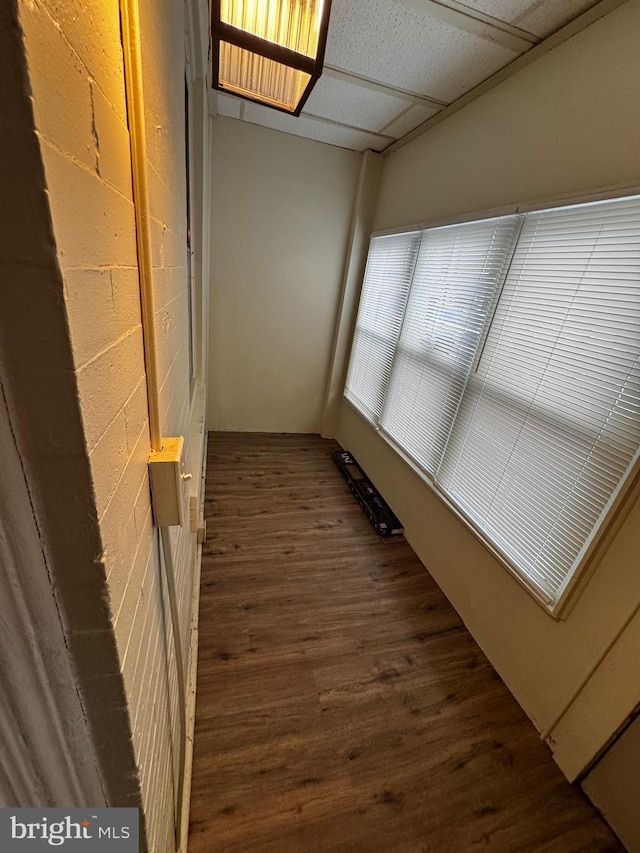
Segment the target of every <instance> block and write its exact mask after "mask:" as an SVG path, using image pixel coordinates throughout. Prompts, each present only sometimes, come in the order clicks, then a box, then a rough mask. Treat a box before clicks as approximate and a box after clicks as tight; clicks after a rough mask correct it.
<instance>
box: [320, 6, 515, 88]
mask: <svg viewBox="0 0 640 853" xmlns="http://www.w3.org/2000/svg"><path fill="white" fill-rule="evenodd" d="M512 60H513V51H511V50H509V49H508V48H506V47H503V46H501V45H498V44H495V43H493V42H489V41H487V40H486V39H481V38H480V37H478V36H476V35H474V34H472V33H469V32H465V31H462V30H459V29H456V28H455V27H453V26H451V25H450V24H446V23H444V22H442V21H440V20H438V19H436V18H433V17H431V16H429V15H428V14H427V13H426V12H422V11H418V10H416V9H413V8H409V7H407V6H404V5H402V4H401V3H399V2H397V0H375V2H374V0H334V2H333V4H332V6H331V19H330V22H329V35H328V39H327V51H326V54H325V62H326V64H327V65H334V66H337V67H339V68H343V69H346V70H347V71H353V72H355V73H356V74H360V75H362V76H364V77H370V78H373V79H374V80H379V81H380V82H382V83H386V84H387V85H391V86H396V87H398V88H401V89H405V90H408V91H412V92H417V93H420V94H423V95H428V96H430V97H433V98H437V99H438V100H443V101H447V102H450V101H454V100H455V99H456V98H458V97H460V96H461V95H463V94H464V93H465V92H467V91H468V90H469V89H472V88H473V87H474V86H475V85H477V84H478V83H480V82H482V81H483V80H484V79H486V78H487V77H489V76H490V75H491V74H493V73H494V72H495V71H498V70H499V69H500V68H502V67H503V66H505V65H507V64H508V63H509V62H511V61H512Z"/></svg>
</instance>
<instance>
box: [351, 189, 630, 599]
mask: <svg viewBox="0 0 640 853" xmlns="http://www.w3.org/2000/svg"><path fill="white" fill-rule="evenodd" d="M390 239H393V240H394V241H396V245H401V240H402V239H404V240H405V242H406V241H407V240H410V241H411V245H414V246H415V245H416V241H417V240H418V239H419V246H418V248H417V257H416V258H415V260H414V262H413V264H411V263H409V264H406V265H405V266H404V267H403V272H402V276H400V277H398V276H397V275H396V276H395V278H394V279H393V282H392V283H391V284H390V286H389V287H388V289H387V286H386V284H385V279H386V275H387V269H388V262H386V261H384V262H382V263H381V262H380V261H379V260H378V259H379V258H384V257H385V256H384V253H383V252H382V249H381V247H382V246H384V245H385V243H384V242H383V241H389V240H390ZM386 245H389V244H386ZM395 269H396V268H394V271H395ZM408 269H410V272H407V270H408ZM407 275H409V276H410V281H408V282H406V281H405V279H406V277H407ZM403 276H404V278H403ZM399 278H403V285H402V286H401V287H400V286H399V285H398V284H397V281H398V280H399ZM389 294H393V296H392V298H391V302H392V305H393V310H392V312H390V314H389V315H388V316H387V315H385V310H386V309H385V306H386V304H387V302H386V300H387V299H388V297H389ZM372 307H373V310H372ZM381 315H384V316H383V319H382V320H381V322H380V323H378V320H377V318H378V317H380V316H381ZM398 317H401V320H398ZM391 318H392V319H391ZM390 330H391V331H390ZM376 335H379V336H380V337H384V340H385V343H384V356H383V357H373V358H372V357H371V355H370V353H369V351H366V355H365V356H364V358H363V354H365V348H363V346H362V344H361V343H360V341H362V340H364V339H365V336H369V339H371V340H374V339H376V337H375V336H376ZM380 365H384V366H383V367H381V366H380ZM368 394H371V396H370V397H368V396H367V395H368ZM345 396H346V397H347V399H349V400H350V401H351V403H352V404H353V405H354V406H356V408H358V409H359V410H360V411H361V412H362V413H363V414H365V415H366V416H367V417H368V418H369V419H370V420H371V421H372V422H373V423H374V425H375V426H376V428H378V429H379V430H380V432H381V433H382V434H383V436H385V437H386V438H387V439H388V440H390V442H391V443H392V444H394V445H396V446H397V447H398V448H400V449H401V450H402V451H403V452H404V453H405V454H406V455H408V456H409V457H410V458H411V459H412V460H413V462H414V463H415V464H416V465H417V466H418V467H419V468H420V469H421V471H422V472H423V473H424V475H425V477H426V479H427V480H428V481H429V482H430V483H432V485H434V487H435V488H436V489H437V490H439V491H441V492H442V493H444V494H445V495H446V497H447V499H448V500H449V501H450V502H451V503H453V504H454V506H455V507H456V508H457V509H458V510H459V511H460V513H461V515H462V516H463V517H464V518H465V520H466V521H467V522H468V523H469V524H470V525H471V526H472V527H473V528H474V529H475V530H476V531H477V532H479V534H480V535H481V536H482V537H483V538H484V539H485V540H487V541H488V542H489V544H490V545H491V546H492V547H493V548H494V550H496V551H497V553H498V554H499V555H500V556H501V557H502V558H503V560H504V561H505V562H506V563H507V564H508V565H509V566H510V567H511V568H512V569H513V570H514V571H515V572H516V573H517V574H518V576H519V577H520V579H521V580H522V581H523V582H524V583H525V585H526V586H527V587H528V588H530V589H531V590H532V591H533V592H534V593H535V594H536V595H537V597H538V598H540V599H541V600H542V601H543V602H544V603H545V604H546V605H547V606H548V607H550V608H551V609H554V608H556V607H557V606H558V604H559V603H560V602H561V601H562V600H563V598H564V596H565V595H566V593H567V591H568V587H569V584H570V583H571V581H572V579H573V578H574V576H575V575H576V571H577V569H578V568H580V567H581V566H582V565H583V564H584V562H585V557H586V555H587V554H588V551H589V549H590V547H591V545H592V543H593V542H594V541H595V536H596V533H597V531H598V529H599V528H600V526H601V525H602V523H603V521H604V519H605V517H606V516H607V514H608V513H609V511H610V509H611V506H612V504H613V502H614V501H615V500H616V499H617V497H618V496H619V494H620V491H621V489H622V487H623V485H624V482H625V480H626V478H627V474H628V473H629V471H630V470H631V468H632V467H633V466H634V465H635V462H636V460H637V458H638V447H639V445H640V199H638V198H631V199H621V200H616V201H607V202H597V203H591V204H586V205H575V206H571V207H563V208H556V209H553V210H545V211H539V212H536V213H531V214H526V215H514V216H505V217H499V218H496V219H486V220H482V221H479V222H472V223H465V224H460V225H454V226H448V227H442V228H432V229H428V230H425V231H423V232H421V233H420V232H412V233H411V234H410V235H394V237H393V238H389V237H374V238H373V239H372V241H371V249H370V254H369V262H368V264H367V270H366V273H365V280H364V284H363V291H362V297H361V304H360V310H359V312H358V320H357V324H356V333H355V337H354V346H353V350H352V355H351V362H350V367H349V373H348V378H347V387H346V389H345ZM363 400H365V401H366V400H368V401H369V403H368V405H363V403H362V401H363ZM371 400H374V401H375V405H371Z"/></svg>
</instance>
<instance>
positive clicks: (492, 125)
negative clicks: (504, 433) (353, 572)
mask: <svg viewBox="0 0 640 853" xmlns="http://www.w3.org/2000/svg"><path fill="white" fill-rule="evenodd" d="M639 35H640V3H639V2H637V0H631V1H630V2H628V3H627V4H625V5H624V6H622V7H621V8H620V9H619V10H618V11H616V12H614V13H613V14H611V15H610V16H608V17H607V18H604V19H602V20H601V21H599V22H597V23H596V24H594V25H592V26H591V27H589V28H588V29H587V30H585V31H584V32H582V33H581V34H579V35H578V36H576V37H574V38H573V39H571V40H570V41H568V42H566V43H564V44H562V45H561V46H559V47H557V48H556V49H554V50H553V51H551V52H550V53H548V54H546V55H545V56H544V57H542V58H540V59H539V60H538V61H536V62H534V63H533V64H531V65H530V66H528V67H527V68H525V69H523V70H522V71H520V72H519V73H518V74H516V75H515V76H513V77H512V78H510V79H509V80H507V81H505V82H504V83H502V84H501V85H499V86H497V87H496V88H495V89H493V90H492V91H490V92H489V93H487V94H485V95H484V96H483V97H481V98H479V99H478V100H477V101H475V102H473V103H472V104H471V105H469V106H467V107H465V108H464V109H462V110H461V111H460V112H458V113H456V114H455V115H453V116H452V117H450V118H448V119H446V120H445V121H443V122H442V123H441V124H439V125H437V126H436V127H434V128H433V129H432V130H430V131H428V132H427V133H426V134H425V135H423V136H422V137H420V138H419V139H417V140H415V141H414V142H412V143H410V144H408V145H407V146H405V147H404V148H402V149H400V150H399V151H398V152H396V153H394V154H392V155H391V156H390V157H389V159H388V161H387V163H386V165H385V170H384V175H383V181H382V189H381V193H380V197H379V202H378V208H377V213H376V227H377V228H378V229H382V228H390V227H396V226H403V225H410V224H413V223H417V222H425V221H429V220H435V219H438V218H441V217H448V216H459V215H460V216H461V215H466V214H469V213H471V212H473V211H476V210H484V209H489V208H497V207H502V206H509V205H517V204H523V203H527V202H532V201H535V200H538V199H545V198H547V199H548V198H557V197H560V196H564V195H569V194H580V193H583V194H584V193H589V192H592V191H593V190H595V189H605V188H609V187H611V186H619V187H631V186H634V185H640V154H639V152H640V87H638V81H639V80H640V52H639V51H638V49H637V48H638V37H639ZM337 437H338V439H339V440H340V442H341V443H342V445H343V446H344V447H347V448H348V449H350V450H351V451H352V452H353V453H354V454H355V456H356V457H357V458H358V460H359V461H360V463H361V464H362V465H363V467H364V468H365V470H366V471H367V473H368V474H369V476H370V477H371V478H372V479H373V481H374V482H375V483H376V485H377V486H378V487H379V488H380V490H381V491H382V493H383V494H384V496H385V497H386V499H387V500H388V501H389V502H390V504H391V505H392V507H393V509H394V510H395V511H396V512H397V514H398V515H399V517H400V519H401V520H402V521H403V523H404V524H405V527H406V533H407V537H408V539H409V540H410V542H411V544H412V545H413V547H414V548H415V549H416V551H417V552H418V554H419V556H420V557H421V559H422V560H423V561H424V562H425V564H426V566H427V567H428V569H429V571H430V572H431V573H432V574H433V576H434V578H435V579H436V581H437V582H438V583H439V584H440V586H441V587H442V589H443V590H444V592H445V594H446V595H447V596H448V598H449V599H450V600H451V602H452V603H453V605H454V606H455V607H456V609H457V610H458V611H459V613H460V614H461V616H462V618H463V619H464V621H465V623H466V624H467V626H468V627H469V629H470V631H471V633H472V634H473V635H474V637H475V638H476V640H477V641H478V643H479V644H480V645H481V647H482V648H483V650H484V651H485V652H486V653H487V655H488V656H489V658H490V660H491V661H492V663H493V664H494V665H495V667H496V669H497V670H498V672H499V673H500V675H501V676H502V678H503V679H504V681H505V682H506V684H507V685H508V687H509V688H510V689H511V690H512V691H513V693H514V694H515V696H516V697H517V699H518V700H519V701H520V703H521V704H522V706H523V707H524V709H525V710H526V711H527V713H528V714H529V715H530V717H531V718H532V720H533V721H534V723H535V724H536V726H537V727H538V729H540V730H541V731H544V730H545V729H547V728H548V727H552V728H553V731H552V732H551V736H550V739H549V742H550V744H551V745H552V747H553V748H554V749H555V755H556V759H557V760H558V762H559V764H560V765H561V767H562V768H563V769H564V771H565V772H566V773H567V775H569V776H570V777H572V778H573V777H575V775H576V773H578V772H579V771H580V770H581V769H582V768H583V767H584V766H585V764H586V763H587V761H588V760H589V759H590V758H591V757H592V756H593V755H594V754H595V753H596V752H597V750H598V749H599V748H600V747H601V746H602V745H603V743H604V742H605V741H606V739H607V738H608V736H609V735H610V733H611V731H612V730H613V729H615V728H616V726H617V725H619V723H620V722H621V721H622V719H624V716H625V715H626V713H628V711H629V710H630V709H631V708H632V707H633V706H634V704H635V703H636V702H637V701H638V700H640V688H639V687H638V683H639V682H638V680H637V679H636V678H635V677H634V676H635V672H634V673H633V674H632V672H631V670H629V674H630V677H629V678H625V677H624V676H622V677H621V672H624V669H625V668H630V667H631V666H632V665H633V667H634V668H635V667H636V664H635V662H634V657H633V653H632V651H631V649H632V648H633V645H634V644H631V643H630V644H629V648H628V649H627V652H626V655H627V656H626V658H625V656H624V653H623V650H624V649H625V647H626V640H627V639H628V638H630V636H631V635H630V633H629V632H630V631H631V630H632V629H635V622H631V624H630V625H629V628H628V629H627V632H626V635H623V637H622V638H621V640H619V641H618V642H617V643H616V645H615V647H614V650H613V651H614V652H616V653H618V654H619V655H620V657H621V660H619V661H618V662H617V663H618V665H617V666H615V667H613V666H612V667H610V668H609V669H608V670H607V668H606V667H600V668H599V670H598V673H597V675H598V678H599V680H598V681H597V683H598V685H599V689H598V690H595V689H594V690H589V689H588V686H587V689H585V690H582V691H581V692H580V693H579V695H577V693H578V691H579V690H580V687H581V685H582V683H583V682H584V680H585V679H588V678H589V676H590V674H591V670H592V668H593V667H594V666H596V665H597V664H598V661H599V659H600V657H601V656H602V655H603V654H604V652H605V651H606V649H607V647H608V645H609V644H610V643H611V642H612V641H614V640H615V638H616V636H617V633H618V631H619V630H620V629H621V628H622V627H623V626H624V625H625V623H626V620H627V619H628V618H630V617H631V616H632V614H633V612H634V608H636V607H637V606H638V604H639V603H640V590H639V588H638V582H637V569H638V564H637V561H638V537H637V530H638V525H639V524H640V506H636V507H635V508H633V510H632V512H631V514H630V515H629V517H628V519H627V521H626V522H625V524H624V525H623V527H622V529H621V530H620V532H619V533H618V535H617V538H616V539H615V541H614V543H613V545H612V546H611V547H610V549H609V551H608V552H607V554H606V556H605V557H604V559H603V560H602V563H601V564H600V566H599V568H598V569H597V571H596V573H595V575H594V577H593V578H592V580H591V581H590V582H589V583H588V584H586V585H585V587H584V592H583V593H582V595H581V597H580V598H579V600H578V602H577V604H576V606H575V609H574V610H573V612H571V613H570V615H569V617H568V618H567V620H566V621H562V622H560V621H555V620H554V619H552V618H551V617H550V616H549V615H548V614H547V613H546V612H544V611H543V609H542V608H541V607H540V606H539V605H538V604H537V603H536V602H535V601H534V599H533V598H532V597H531V596H530V595H529V594H528V593H527V592H526V591H524V590H523V589H522V588H521V587H520V585H519V584H518V583H517V582H516V581H515V580H514V579H513V577H512V576H511V575H510V574H509V573H508V572H507V571H506V570H505V569H504V568H503V567H502V566H501V565H500V564H499V563H498V562H497V561H496V560H495V559H494V558H493V557H492V556H491V554H490V553H489V552H488V551H487V550H486V549H485V548H484V547H483V546H482V545H481V544H480V542H479V541H478V540H477V539H476V538H475V536H474V535H473V534H472V533H471V532H469V530H468V529H467V528H466V527H465V526H464V524H463V523H462V522H461V521H459V520H458V518H457V517H456V516H455V515H453V514H452V513H451V512H450V511H449V510H448V509H447V508H446V507H445V506H444V504H442V503H441V502H440V501H439V499H438V498H437V497H436V496H435V495H434V494H433V493H432V492H431V491H430V490H429V488H428V487H427V486H426V485H425V484H424V483H423V481H422V480H421V479H419V477H418V476H417V475H416V474H415V473H413V471H412V470H411V469H410V468H409V467H408V466H407V464H405V463H404V462H403V461H402V460H401V459H400V458H399V457H398V456H397V455H396V454H395V453H394V452H393V451H392V450H391V449H390V447H389V446H388V445H387V444H386V443H385V442H384V441H383V440H382V439H381V438H380V437H379V436H378V435H377V434H376V433H375V432H374V431H373V430H372V429H371V428H370V427H369V426H368V425H367V424H366V423H365V422H364V421H363V420H362V419H361V418H360V417H359V415H357V414H356V413H355V412H354V411H353V410H352V409H351V408H350V407H348V406H347V405H346V404H345V403H343V406H342V414H341V421H340V425H339V429H338V433H337ZM636 621H637V620H636ZM636 657H637V655H636ZM609 659H611V656H610V658H609ZM620 666H621V667H622V669H620V668H619V667H620ZM607 673H608V674H607ZM590 683H592V684H595V683H596V680H594V679H592V680H591V682H590ZM574 699H575V701H574ZM569 703H572V704H571V705H570V707H569V708H568V710H566V713H563V712H564V711H565V709H567V706H568V705H569ZM561 714H563V717H562V720H561V721H560V723H559V724H558V725H557V726H554V723H555V721H556V720H557V718H558V717H559V715H561Z"/></svg>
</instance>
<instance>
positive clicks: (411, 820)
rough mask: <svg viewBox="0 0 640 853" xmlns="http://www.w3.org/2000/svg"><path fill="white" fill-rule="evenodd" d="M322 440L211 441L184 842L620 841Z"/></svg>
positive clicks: (247, 846)
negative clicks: (364, 505) (377, 525)
mask: <svg viewBox="0 0 640 853" xmlns="http://www.w3.org/2000/svg"><path fill="white" fill-rule="evenodd" d="M336 446H337V445H336V444H335V443H334V442H328V441H323V440H322V439H320V438H318V437H315V436H292V435H286V436H282V435H260V434H256V435H252V434H237V433H235V434H234V433H222V434H212V435H211V436H210V443H209V457H208V479H207V495H206V517H207V529H208V541H207V543H206V545H205V548H204V553H203V566H202V598H201V610H200V651H199V671H198V694H197V708H196V734H195V751H194V767H193V790H192V806H191V827H190V836H189V853H249V852H250V853H290V851H292V852H293V853H325V851H326V853H329V851H331V853H337V851H345V853H377V851H382V852H383V853H467V851H486V850H490V851H500V853H502V852H503V851H504V853H511V851H532V853H533V851H535V853H605V851H607V853H608V852H609V851H611V852H612V851H619V850H622V847H621V846H620V844H619V843H618V841H617V840H616V839H615V837H614V836H613V834H612V833H611V831H610V830H609V828H608V827H607V825H606V824H605V823H604V822H603V821H602V819H601V818H600V817H599V816H598V815H597V813H596V812H595V810H594V809H593V808H592V807H591V805H590V804H589V802H588V801H587V800H586V798H585V797H584V796H583V794H582V793H581V792H580V791H579V790H578V789H577V788H573V787H572V786H570V785H569V784H568V783H567V782H566V780H565V779H564V777H563V776H562V774H561V773H560V771H559V770H558V768H557V767H556V765H555V764H554V762H553V759H552V758H551V754H550V753H549V751H548V749H547V747H546V746H545V745H544V744H543V743H541V741H540V740H539V738H538V735H537V733H536V732H535V730H534V728H533V726H532V724H531V723H530V722H529V720H528V719H527V718H526V716H525V714H524V713H523V711H522V710H521V709H520V707H519V706H518V704H517V703H516V701H515V700H514V699H513V697H512V696H511V694H510V693H509V692H508V690H507V689H506V687H505V686H504V685H503V683H502V682H501V681H500V679H499V678H498V676H497V675H496V673H495V672H494V670H493V669H492V667H491V665H490V664H489V663H488V661H487V660H486V658H485V657H484V655H483V654H482V652H481V651H480V649H479V648H478V646H477V645H476V644H475V642H474V641H473V639H472V638H471V636H470V635H469V633H468V632H467V631H466V629H465V628H464V626H463V624H462V622H461V620H460V619H459V617H458V616H457V614H456V613H455V611H454V610H453V608H452V607H451V606H450V605H449V604H448V602H447V600H446V599H445V598H444V596H443V595H442V593H441V592H440V590H439V589H438V587H437V586H436V584H435V583H434V582H433V580H432V579H431V577H430V576H429V574H428V573H427V571H426V570H425V568H424V567H423V565H422V564H421V563H420V562H419V560H418V559H417V557H416V556H415V554H414V553H413V551H412V550H411V548H410V547H409V545H408V544H407V543H406V542H404V541H399V542H398V541H393V542H385V541H384V540H382V539H381V538H379V537H378V536H377V534H376V533H375V532H374V530H373V528H372V527H371V526H370V524H369V522H368V520H367V519H366V517H365V515H364V513H363V511H362V509H361V508H360V507H359V506H358V504H357V503H356V501H355V499H354V497H353V496H352V494H351V493H350V491H349V489H348V487H347V484H346V483H345V481H344V480H343V479H342V477H341V475H340V473H339V472H338V470H337V468H336V467H335V465H334V464H333V462H332V461H331V455H330V454H331V451H332V450H333V449H335V447H336Z"/></svg>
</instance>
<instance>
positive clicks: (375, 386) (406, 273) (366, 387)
mask: <svg viewBox="0 0 640 853" xmlns="http://www.w3.org/2000/svg"><path fill="white" fill-rule="evenodd" d="M420 238H421V235H420V232H413V233H410V234H396V235H391V236H389V237H374V238H373V239H372V240H371V245H370V247H369V258H368V260H367V268H366V271H365V275H364V282H363V285H362V295H361V298H360V308H359V310H358V318H357V320H356V329H355V333H354V337H353V347H352V350H351V360H350V364H349V372H348V374H347V384H346V387H345V396H346V397H347V399H348V400H350V401H351V402H352V403H353V404H354V405H355V406H357V408H358V409H360V411H361V412H362V413H363V414H364V415H366V416H367V418H369V420H372V421H374V422H375V423H377V421H378V418H379V417H380V412H381V410H382V401H383V398H384V392H385V388H386V385H387V380H388V378H389V372H390V371H391V365H392V363H393V356H394V353H395V348H396V344H397V342H398V335H399V334H400V326H401V324H402V317H403V314H404V309H405V305H406V302H407V296H408V295H409V285H410V284H411V276H412V275H413V268H414V266H415V262H416V257H417V253H418V247H419V245H420Z"/></svg>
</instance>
